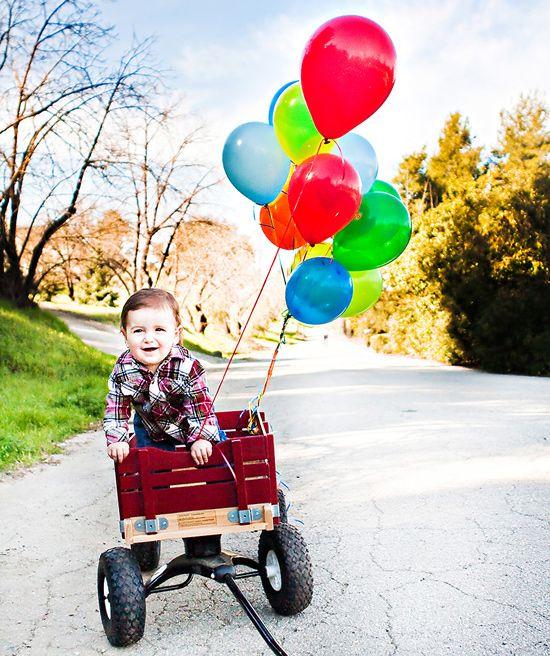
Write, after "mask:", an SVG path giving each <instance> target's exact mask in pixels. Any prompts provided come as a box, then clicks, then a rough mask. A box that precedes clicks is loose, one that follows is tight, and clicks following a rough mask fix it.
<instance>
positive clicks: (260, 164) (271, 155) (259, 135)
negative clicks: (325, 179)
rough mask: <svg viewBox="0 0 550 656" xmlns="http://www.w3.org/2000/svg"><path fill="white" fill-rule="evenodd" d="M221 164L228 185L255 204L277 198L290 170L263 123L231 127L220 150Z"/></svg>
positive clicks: (281, 150) (269, 130)
mask: <svg viewBox="0 0 550 656" xmlns="http://www.w3.org/2000/svg"><path fill="white" fill-rule="evenodd" d="M222 161H223V168H224V170H225V173H226V175H227V177H228V178H229V180H230V182H231V184H232V185H233V186H234V187H235V188H236V189H237V190H238V191H240V192H241V194H243V196H246V197H247V198H249V199H250V200H251V201H253V202H254V203H258V205H267V204H268V203H271V201H272V200H275V198H277V196H278V195H279V194H280V193H281V190H282V188H283V185H284V184H285V182H286V179H287V177H288V172H289V170H290V160H289V159H288V157H287V156H286V155H285V153H284V152H283V149H282V148H281V146H279V142H278V141H277V138H276V137H275V132H274V130H273V126H272V125H267V123H258V122H253V123H244V124H243V125H239V127H238V128H235V129H234V130H233V132H231V134H230V135H229V136H228V137H227V141H226V142H225V145H224V147H223V154H222Z"/></svg>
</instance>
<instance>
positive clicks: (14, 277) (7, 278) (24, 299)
mask: <svg viewBox="0 0 550 656" xmlns="http://www.w3.org/2000/svg"><path fill="white" fill-rule="evenodd" d="M33 296H34V295H33ZM0 298H4V299H7V300H8V301H11V302H12V303H15V305H17V307H33V306H34V305H36V304H35V303H34V301H32V300H31V298H30V297H29V294H28V289H27V287H26V285H25V280H24V278H23V276H22V275H21V271H19V270H18V269H13V268H10V269H7V270H6V271H0Z"/></svg>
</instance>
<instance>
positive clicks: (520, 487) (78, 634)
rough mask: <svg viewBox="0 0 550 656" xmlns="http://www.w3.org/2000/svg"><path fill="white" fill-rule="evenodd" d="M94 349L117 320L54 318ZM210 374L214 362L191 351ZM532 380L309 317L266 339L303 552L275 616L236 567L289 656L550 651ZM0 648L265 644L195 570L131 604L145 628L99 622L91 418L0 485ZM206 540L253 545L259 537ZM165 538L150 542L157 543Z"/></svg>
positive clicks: (548, 393) (543, 409)
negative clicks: (374, 341)
mask: <svg viewBox="0 0 550 656" xmlns="http://www.w3.org/2000/svg"><path fill="white" fill-rule="evenodd" d="M71 322H72V325H71V328H72V329H73V330H75V332H77V333H79V334H80V335H81V336H82V338H83V339H84V340H85V341H89V342H90V343H92V344H93V345H95V346H96V347H99V348H102V349H104V350H108V351H109V352H118V349H119V348H121V344H120V342H118V343H117V342H114V341H113V340H115V339H116V337H117V336H116V330H115V331H114V330H113V329H112V328H110V327H108V326H103V325H101V324H96V323H95V322H91V321H82V320H78V319H75V320H73V319H71ZM206 360H207V362H206V368H207V372H208V375H209V379H210V383H211V387H215V385H216V383H217V380H218V379H219V376H220V375H221V372H222V370H223V367H224V364H225V363H224V362H223V361H221V360H216V359H214V358H207V359H206ZM267 366H268V356H267V354H260V355H259V356H258V358H257V359H252V360H248V361H239V362H237V363H235V364H234V365H233V366H232V368H231V372H230V376H229V379H228V381H227V383H226V384H225V385H224V388H223V391H222V393H221V399H220V402H219V403H218V404H217V407H218V409H220V410H222V409H234V408H241V407H245V406H246V404H247V401H248V399H249V398H250V397H251V396H253V395H254V394H256V393H257V391H258V389H259V386H260V384H261V382H262V381H263V376H264V375H265V373H266V369H267ZM549 399H550V379H548V378H534V377H527V376H502V375H494V374H487V373H483V372H478V371H472V370H468V369H464V368H460V367H447V366H443V365H440V364H437V363H430V362H425V361H421V360H415V359H412V358H403V357H396V356H382V355H378V354H375V353H373V352H371V351H369V350H368V349H365V348H364V347H363V346H361V345H359V344H356V343H351V342H348V341H346V340H345V339H344V338H342V337H339V336H336V335H330V336H329V338H328V339H323V333H322V332H319V333H317V334H316V333H315V331H313V332H312V335H311V339H310V341H308V342H305V343H302V344H298V345H296V346H284V347H283V350H282V353H281V356H280V360H279V362H278V364H277V367H276V369H275V375H274V377H273V380H272V383H271V386H270V391H269V394H268V396H267V398H266V400H265V410H266V412H267V413H268V416H269V418H270V421H271V423H272V425H273V427H274V431H275V435H276V444H277V459H278V468H279V470H280V471H281V472H282V476H283V479H284V480H285V481H286V483H287V484H288V485H289V487H290V495H289V496H290V499H291V502H292V506H291V509H290V515H291V516H293V517H294V521H295V523H296V524H297V526H299V528H300V530H301V531H302V534H303V535H304V537H305V539H306V541H307V543H308V545H309V549H310V554H311V557H312V560H313V563H314V576H315V593H314V598H313V602H312V604H311V606H310V607H309V608H308V609H307V610H306V611H305V612H303V613H302V614H301V615H298V616H295V617H280V616H277V615H275V614H274V613H273V612H272V611H271V608H270V606H269V605H268V603H267V600H266V598H265V596H264V595H263V592H262V588H261V585H260V584H259V582H258V581H257V580H256V579H245V580H243V581H241V585H242V588H243V589H244V590H245V592H246V593H247V595H249V597H250V599H251V601H252V602H253V603H254V605H255V606H256V608H257V610H258V612H259V613H260V614H261V616H262V617H263V618H264V620H265V621H266V623H267V625H268V626H269V627H270V629H271V630H272V632H273V634H274V635H275V637H276V638H277V639H278V640H279V641H280V642H281V644H282V645H283V647H284V649H285V650H286V651H287V652H288V654H289V655H290V656H313V655H315V656H329V655H331V656H332V655H338V656H339V655H345V656H366V655H369V656H390V655H397V656H406V655H407V656H409V655H410V656H412V655H414V656H444V655H445V656H448V655H457V656H458V655H460V656H493V655H499V656H504V655H514V656H516V655H517V656H535V655H537V656H542V655H546V654H549V653H550V601H549V600H550V583H549V572H550V566H549V563H550V556H549V546H550V515H549V508H550V503H549V502H550V455H549V450H548V439H549V435H550V428H549V427H550V401H549ZM0 507H1V508H2V528H1V532H0V568H1V569H0V571H1V573H2V574H1V576H0V618H1V622H0V654H3V655H6V656H8V655H9V656H21V655H23V654H25V655H26V654H37V655H43V654H46V655H48V656H49V655H50V654H51V655H57V654H59V655H61V654H70V655H71V656H85V655H90V656H92V655H96V654H115V653H116V654H120V653H124V654H125V655H127V656H138V655H139V656H142V655H143V656H145V655H146V656H161V655H166V656H168V655H170V656H171V655H174V656H176V655H177V656H202V655H205V656H206V655H207V654H208V655H209V656H222V655H223V656H237V655H238V656H241V655H247V656H248V655H254V656H255V655H260V654H262V655H263V654H268V653H271V652H269V650H268V649H267V647H266V646H265V644H264V643H263V641H262V640H261V638H260V636H259V635H258V634H257V633H256V631H255V630H254V628H253V627H252V625H251V623H250V622H249V620H248V619H247V618H246V616H245V615H244V614H243V612H242V611H241V609H240V607H239V606H238V605H237V603H236V602H235V601H234V599H233V598H232V597H231V596H230V595H229V593H228V591H226V590H225V589H224V588H223V587H222V586H220V585H219V584H216V583H215V582H210V581H207V580H196V579H195V581H194V582H193V583H192V584H191V585H190V586H189V587H188V588H185V589H184V590H182V591H179V592H172V593H166V594H162V595H161V594H159V595H153V596H152V597H150V598H149V599H148V601H147V625H146V632H145V636H144V637H143V639H142V640H141V641H140V642H139V643H138V644H136V645H134V646H132V647H128V648H125V649H124V650H118V649H115V648H113V647H111V646H110V645H109V643H108V642H107V640H106V638H105V635H104V633H103V630H102V626H101V621H100V618H99V613H98V610H97V597H96V589H95V586H96V568H97V560H98V557H99V555H100V553H101V552H102V551H103V550H105V549H107V548H109V547H112V546H116V545H120V544H121V540H120V537H119V533H118V521H117V507H116V494H115V490H114V476H113V469H112V465H111V462H110V461H109V460H108V458H107V456H106V454H105V446H104V441H103V437H102V435H101V433H100V432H89V433H85V434H82V435H79V436H77V437H75V438H73V439H71V440H69V441H67V442H66V443H65V448H64V453H63V454H62V455H59V456H55V457H53V458H51V459H50V461H49V462H47V463H43V464H40V465H38V466H36V467H33V468H30V469H28V470H22V471H20V472H18V473H16V474H14V475H8V476H4V477H3V478H2V480H1V481H0ZM224 547H226V548H229V549H233V550H235V551H240V552H243V553H244V554H247V555H250V556H252V557H255V555H256V550H257V534H245V535H243V536H230V537H229V538H227V539H225V540H224ZM180 551H181V544H180V543H179V542H176V541H174V542H166V543H164V545H163V558H165V559H169V558H171V557H174V556H176V555H178V554H179V553H180Z"/></svg>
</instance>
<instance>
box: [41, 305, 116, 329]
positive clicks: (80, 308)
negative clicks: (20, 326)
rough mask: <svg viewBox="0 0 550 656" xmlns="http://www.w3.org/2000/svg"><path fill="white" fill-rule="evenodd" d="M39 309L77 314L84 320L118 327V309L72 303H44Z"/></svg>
mask: <svg viewBox="0 0 550 656" xmlns="http://www.w3.org/2000/svg"><path fill="white" fill-rule="evenodd" d="M40 307H42V308H44V309H45V310H63V311H65V312H72V313H73V314H79V315H81V316H82V317H83V318H85V319H93V320H94V321H101V323H108V324H111V325H113V326H117V327H118V326H120V308H117V307H106V306H104V305H82V304H81V303H76V302H74V301H70V300H67V301H63V302H57V301H56V302H55V303H51V302H48V301H44V302H43V303H40Z"/></svg>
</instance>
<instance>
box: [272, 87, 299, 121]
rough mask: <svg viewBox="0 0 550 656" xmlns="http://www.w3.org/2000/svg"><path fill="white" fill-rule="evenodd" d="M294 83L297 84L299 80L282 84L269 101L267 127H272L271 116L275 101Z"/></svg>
mask: <svg viewBox="0 0 550 656" xmlns="http://www.w3.org/2000/svg"><path fill="white" fill-rule="evenodd" d="M296 82H299V80H292V82H287V83H286V84H283V86H282V87H281V88H280V89H279V91H277V93H276V94H275V95H274V96H273V98H272V100H271V104H270V105H269V114H268V119H267V121H268V123H269V125H273V114H274V112H275V105H276V104H277V100H279V96H280V95H281V94H282V93H283V91H284V90H285V89H288V87H290V86H292V85H293V84H295V83H296Z"/></svg>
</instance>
